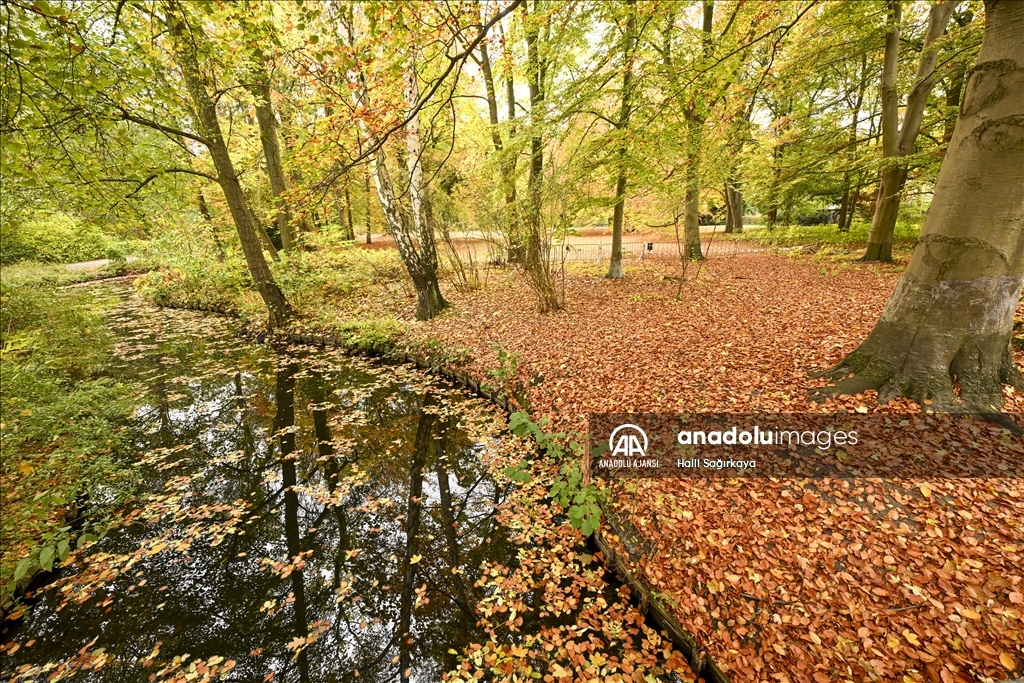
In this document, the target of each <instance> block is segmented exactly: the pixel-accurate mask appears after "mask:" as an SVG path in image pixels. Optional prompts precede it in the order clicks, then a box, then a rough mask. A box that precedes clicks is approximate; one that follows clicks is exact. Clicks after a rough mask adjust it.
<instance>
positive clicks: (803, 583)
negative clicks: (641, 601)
mask: <svg viewBox="0 0 1024 683" xmlns="http://www.w3.org/2000/svg"><path fill="white" fill-rule="evenodd" d="M604 268H605V266H599V265H597V264H576V265H574V267H573V268H572V269H571V272H570V273H569V274H568V275H567V277H566V278H565V282H564V287H565V294H566V300H567V302H568V305H567V307H566V310H564V311H562V312H559V313H556V314H553V315H541V314H539V313H537V312H535V311H534V310H533V308H532V307H531V306H530V305H529V304H528V303H527V302H528V301H529V297H530V294H529V291H528V290H526V287H525V284H524V282H523V281H522V280H521V279H520V278H518V277H516V276H514V275H511V274H510V275H507V276H505V277H504V278H502V277H499V278H497V279H494V277H493V276H492V279H491V281H490V283H489V286H488V287H487V288H486V289H485V290H482V291H481V290H478V291H473V292H469V293H465V294H452V295H451V297H450V299H451V301H452V303H453V307H452V309H451V310H450V311H447V312H445V313H444V314H443V315H441V316H440V317H438V318H436V319H434V320H433V321H430V322H429V323H425V324H417V325H414V326H412V327H411V328H410V329H409V331H408V332H407V337H406V339H407V341H410V342H416V343H419V344H426V345H428V346H431V347H434V348H436V347H437V346H440V347H441V348H444V349H446V350H447V351H449V352H450V353H454V354H455V355H456V356H458V357H464V358H467V359H468V360H467V366H466V367H467V368H468V369H469V370H470V372H471V373H472V374H474V375H476V376H478V377H479V378H480V379H482V380H488V378H489V377H494V376H495V374H494V371H495V369H501V368H502V367H503V366H504V368H505V370H507V371H511V374H512V375H513V376H514V377H515V378H518V379H519V380H520V382H521V386H522V387H523V388H524V390H525V394H526V398H527V401H528V403H529V405H530V410H531V415H532V417H533V419H538V418H540V417H544V416H546V417H550V418H552V428H553V429H554V430H555V431H563V430H567V431H581V432H583V431H586V428H587V418H588V415H589V414H591V413H601V412H616V413H623V412H644V411H647V412H661V413H677V412H691V411H692V412H729V413H742V412H748V413H757V412H786V413H789V412H794V413H801V412H819V413H821V412H858V413H863V412H868V413H879V412H881V413H907V414H911V413H919V412H920V410H919V408H918V407H917V406H916V405H915V404H912V403H910V402H907V401H903V400H897V401H894V402H892V403H890V404H888V405H885V406H880V405H878V404H877V403H876V402H875V400H874V396H873V395H868V396H852V397H843V398H840V399H835V400H830V401H827V402H826V403H824V404H815V403H811V402H809V401H808V400H807V398H806V392H807V390H808V389H811V388H813V387H815V386H821V385H822V384H823V383H824V381H823V380H814V379H811V378H810V377H809V374H808V373H809V372H811V371H814V370H820V369H823V368H826V367H829V366H831V365H833V364H834V363H836V362H838V361H839V360H841V359H842V358H843V357H844V356H845V354H847V353H849V352H850V351H852V350H854V349H855V348H856V346H857V345H858V343H859V342H860V341H861V340H862V339H863V338H864V337H865V336H866V335H867V334H868V332H869V331H870V330H871V328H872V326H873V325H874V323H875V321H876V320H877V319H878V316H879V314H880V313H881V310H882V308H883V306H884V304H885V301H886V299H887V297H888V296H889V294H890V292H891V291H892V289H893V287H894V285H895V283H896V281H897V279H898V277H899V273H900V270H901V268H900V267H898V266H892V265H861V264H856V263H853V262H852V257H845V258H843V259H837V258H835V257H829V258H820V257H812V256H797V255H794V256H792V257H788V258H785V257H778V256H768V255H748V256H741V257H738V258H733V259H726V258H723V259H712V260H710V261H709V262H707V263H706V265H705V266H704V267H703V269H702V271H701V273H700V275H699V278H698V279H696V280H694V279H693V276H692V273H693V271H691V277H690V281H689V282H687V283H686V286H685V287H684V288H683V289H682V292H681V298H680V300H678V301H677V300H676V291H677V288H678V284H677V282H676V281H674V280H669V279H667V276H672V275H675V274H676V266H675V264H673V263H671V262H669V261H665V262H661V263H659V262H657V261H648V262H646V263H645V264H644V265H643V266H632V267H629V268H627V272H626V277H625V279H623V280H619V281H611V280H606V279H605V278H604V277H603V274H604ZM1022 314H1024V310H1020V309H1019V310H1018V317H1021V315H1022ZM499 351H504V352H505V354H506V356H505V360H504V361H500V360H499V356H498V354H499ZM513 359H514V367H513V365H512V361H513ZM1016 360H1017V362H1018V364H1019V365H1020V364H1022V361H1024V354H1020V353H1019V352H1018V355H1017V357H1016ZM490 381H493V380H490ZM1005 391H1006V406H1007V408H1008V409H1009V410H1010V411H1011V412H1014V413H1021V412H1024V396H1022V395H1021V394H1020V392H1014V391H1013V390H1012V389H1010V388H1007V389H1006V390H1005ZM872 393H873V392H872ZM975 425H976V426H975V427H971V428H970V429H971V430H972V431H971V433H970V434H968V435H967V437H966V438H968V439H971V440H972V445H977V441H981V442H982V443H983V445H984V444H987V443H989V442H988V441H986V439H988V440H989V441H991V442H992V443H993V444H995V445H994V446H993V447H994V448H1001V447H1002V445H1005V442H1000V441H999V440H998V439H995V440H994V441H993V438H994V437H992V436H991V434H990V433H989V432H987V431H986V430H987V429H988V428H987V427H986V426H985V425H984V424H983V423H975ZM994 432H995V430H992V433H994ZM953 447H954V448H955V447H956V446H955V444H954V446H953ZM1020 447H1021V446H1020V444H1019V443H1014V444H1013V446H1012V448H1014V449H1017V448H1020ZM809 484H812V485H809ZM612 506H613V508H614V509H616V510H617V511H618V513H619V514H620V515H623V516H625V517H626V518H627V519H628V520H629V522H630V523H632V525H633V526H635V527H636V528H638V529H641V530H642V532H643V536H644V537H645V539H644V540H645V545H647V546H648V547H649V549H650V552H649V553H648V554H646V555H645V556H644V557H642V558H640V559H639V560H638V561H636V562H635V563H634V566H633V569H634V570H635V571H637V572H638V573H639V574H640V576H642V578H643V580H644V581H645V582H646V583H647V585H649V586H651V587H652V588H653V589H654V590H655V591H656V593H657V594H660V595H661V596H662V597H663V598H664V600H665V602H666V603H667V604H668V605H670V606H671V610H672V612H673V614H674V615H675V616H676V617H678V619H679V621H680V622H681V623H682V624H683V626H684V627H686V628H687V629H689V630H690V631H691V632H692V633H694V634H696V635H697V638H698V641H699V642H701V643H703V644H704V645H705V646H706V647H707V648H708V649H709V651H710V653H711V655H712V656H713V657H714V658H715V660H716V661H717V662H718V663H719V664H720V665H721V666H722V667H723V668H724V669H726V670H727V671H729V672H731V673H732V675H733V676H734V680H737V681H744V680H766V679H767V678H771V679H773V680H779V681H790V680H794V681H795V680H815V681H829V680H908V681H912V680H922V681H929V682H931V681H943V682H948V681H976V680H986V677H990V678H991V679H995V680H1001V679H1005V678H1007V677H1008V676H1011V674H1016V675H1017V676H1020V675H1021V674H1022V673H1024V620H1022V613H1024V571H1022V570H1021V567H1022V566H1024V559H1022V555H1024V528H1022V526H1021V524H1020V519H1021V518H1022V517H1024V482H1022V481H1020V480H1016V479H938V478H935V479H920V478H915V479H906V480H896V481H893V480H881V479H872V480H864V479H859V480H852V481H850V480H847V481H845V482H843V481H839V482H836V481H832V482H831V483H829V482H828V481H827V480H826V481H825V482H824V483H823V482H821V481H816V482H808V481H807V480H797V479H790V480H776V479H759V480H755V481H744V482H737V481H736V480H724V479H719V480H707V479H703V480H700V479H645V480H641V481H640V483H638V484H637V485H636V486H634V487H633V489H632V490H630V492H629V494H628V495H626V496H620V497H619V499H618V500H616V501H614V502H613V503H612ZM897 558H898V559H897Z"/></svg>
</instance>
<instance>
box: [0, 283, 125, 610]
mask: <svg viewBox="0 0 1024 683" xmlns="http://www.w3.org/2000/svg"><path fill="white" fill-rule="evenodd" d="M3 275H4V278H3V281H2V283H0V365H2V370H3V371H2V373H0V393H2V398H0V448H2V451H3V459H2V462H0V491H2V493H3V496H2V498H0V534H2V537H3V543H2V546H3V547H2V551H0V611H3V612H6V611H7V610H9V609H10V608H12V607H13V605H14V600H15V595H16V593H17V591H18V590H19V589H20V588H23V587H24V586H25V585H27V583H28V582H29V581H30V580H31V579H32V577H33V576H34V575H35V574H37V573H38V572H40V571H48V570H50V569H52V567H53V566H54V564H56V563H59V562H60V561H62V560H63V559H64V558H65V557H66V556H67V553H68V552H69V550H70V549H71V547H73V545H74V544H75V543H76V542H77V543H82V542H85V541H88V540H90V539H91V538H93V537H94V536H95V535H97V534H100V533H102V532H103V530H104V529H105V528H106V523H105V519H104V517H105V515H106V514H107V513H109V511H110V510H111V509H113V508H112V506H113V505H114V504H116V503H117V502H119V501H122V500H123V499H124V498H126V497H127V496H128V495H129V494H130V492H131V490H132V484H133V480H134V475H133V472H132V469H131V467H130V466H128V465H126V464H125V463H124V461H122V460H120V459H119V458H118V454H119V452H120V451H121V449H122V447H123V446H124V445H125V442H126V439H127V433H126V426H125V425H126V422H127V419H128V418H129V416H130V415H131V412H132V410H133V408H134V401H133V398H132V397H133V395H134V394H135V393H136V391H137V387H135V386H134V385H130V384H126V383H123V382H120V381H118V380H117V379H116V378H115V377H113V376H111V375H110V373H109V361H110V356H111V350H112V346H113V339H112V338H111V336H110V334H109V332H108V330H107V329H106V327H105V326H104V322H103V319H102V306H103V305H104V304H102V303H101V302H100V301H99V300H98V299H97V298H96V297H95V296H93V295H92V294H91V293H90V292H88V291H85V290H77V289H76V290H69V291H64V292H60V291H57V289H56V287H55V286H54V284H53V283H54V282H66V280H65V279H64V278H63V276H62V275H61V274H59V273H58V274H56V275H55V274H53V273H51V272H50V271H45V270H41V269H37V268H33V269H28V268H23V269H22V270H20V271H18V272H16V273H14V274H13V275H12V274H11V273H9V272H8V269H7V268H5V269H4V273H3ZM41 283H42V284H41ZM99 501H103V503H104V504H99V503H98V502H99ZM85 505H89V515H88V519H75V517H76V515H77V514H78V512H79V510H80V508H82V507H83V506H85Z"/></svg>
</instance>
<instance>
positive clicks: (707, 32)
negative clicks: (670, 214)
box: [683, 0, 715, 259]
mask: <svg viewBox="0 0 1024 683" xmlns="http://www.w3.org/2000/svg"><path fill="white" fill-rule="evenodd" d="M714 16H715V1H714V0H704V22H703V25H702V31H703V34H704V36H703V41H702V42H703V48H702V49H703V53H704V54H705V55H707V54H708V53H709V52H710V50H711V38H712V36H711V27H712V21H713V19H714ZM703 99H704V98H701V97H699V96H698V95H697V94H696V93H694V94H692V95H691V96H690V99H689V102H688V103H687V105H686V110H685V114H684V115H685V117H686V124H687V125H686V147H687V150H686V152H687V160H686V200H685V203H684V208H683V250H684V253H685V256H686V258H691V259H703V258H704V252H703V250H702V248H701V244H700V153H701V142H702V138H703V133H704V131H703V129H704V122H705V120H706V119H707V115H708V114H707V112H708V108H707V106H706V105H705V104H704V103H703V102H702V100H703Z"/></svg>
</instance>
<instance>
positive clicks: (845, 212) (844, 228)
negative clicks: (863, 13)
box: [838, 52, 868, 232]
mask: <svg viewBox="0 0 1024 683" xmlns="http://www.w3.org/2000/svg"><path fill="white" fill-rule="evenodd" d="M867 88H868V53H867V52H865V53H863V54H862V55H861V57H860V85H859V87H858V89H857V99H856V100H854V104H853V112H852V116H851V120H850V141H849V144H850V147H851V148H853V147H854V145H856V144H857V124H858V123H859V121H858V120H857V119H858V118H859V117H860V108H861V106H862V105H863V104H864V92H865V91H866V90H867ZM859 190H860V188H858V191H859ZM856 203H857V202H856V199H855V198H854V197H853V196H851V190H850V172H849V171H847V172H846V173H844V174H843V201H842V203H841V204H840V207H839V225H838V229H839V232H849V231H850V225H852V224H853V209H854V206H855V205H856Z"/></svg>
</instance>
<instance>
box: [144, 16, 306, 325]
mask: <svg viewBox="0 0 1024 683" xmlns="http://www.w3.org/2000/svg"><path fill="white" fill-rule="evenodd" d="M163 9H164V12H165V15H164V23H165V24H166V26H167V29H168V32H169V33H170V36H171V40H172V45H173V49H174V58H175V60H176V61H177V63H178V66H179V67H180V69H181V74H182V78H183V80H184V83H185V87H186V90H187V91H188V94H189V98H190V99H191V101H192V104H193V107H194V111H195V116H196V122H197V124H198V128H199V131H200V135H199V136H194V137H195V139H197V140H198V141H200V142H202V144H203V145H204V146H205V147H206V148H207V149H208V150H209V152H210V158H211V159H212V160H213V165H214V167H215V168H216V169H217V183H218V184H219V185H220V187H221V190H222V191H223V192H224V199H225V200H227V204H228V209H229V210H230V211H231V218H232V220H233V221H234V223H235V228H236V230H237V231H238V239H239V242H240V243H241V245H242V253H243V254H244V255H245V262H246V265H247V266H248V267H249V273H250V275H252V279H253V282H254V283H255V285H256V289H257V290H258V291H259V293H260V296H261V297H262V298H263V303H264V304H266V306H267V311H268V313H269V326H270V327H271V328H274V327H277V326H279V325H281V324H283V323H284V322H285V321H286V320H287V319H288V317H289V316H290V314H291V308H290V306H289V305H288V302H287V301H286V300H285V297H284V294H283V293H282V292H281V289H280V288H279V287H278V286H277V283H276V282H275V281H274V276H273V274H272V273H271V272H270V266H269V265H268V264H267V260H266V258H264V256H263V249H262V248H261V246H260V238H259V231H260V228H259V226H257V224H256V220H255V218H254V217H253V214H252V210H251V209H250V208H249V204H248V202H247V201H246V199H245V195H244V194H243V192H242V186H241V184H240V183H239V180H238V173H236V172H235V166H234V162H232V160H231V154H230V153H229V152H228V147H227V144H226V143H225V141H224V135H223V133H222V132H221V127H220V119H219V118H218V116H217V106H216V104H215V101H214V95H213V94H212V93H211V92H210V88H209V85H208V79H207V75H206V72H204V70H203V68H202V66H201V65H200V62H199V55H200V54H207V53H208V52H209V50H210V46H209V45H207V44H204V43H203V41H204V39H205V34H204V32H203V27H202V23H201V21H191V22H190V21H189V16H188V8H187V7H186V6H184V5H182V4H181V3H180V2H177V1H176V0H169V1H168V2H167V3H166V4H165V5H164V7H163Z"/></svg>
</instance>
